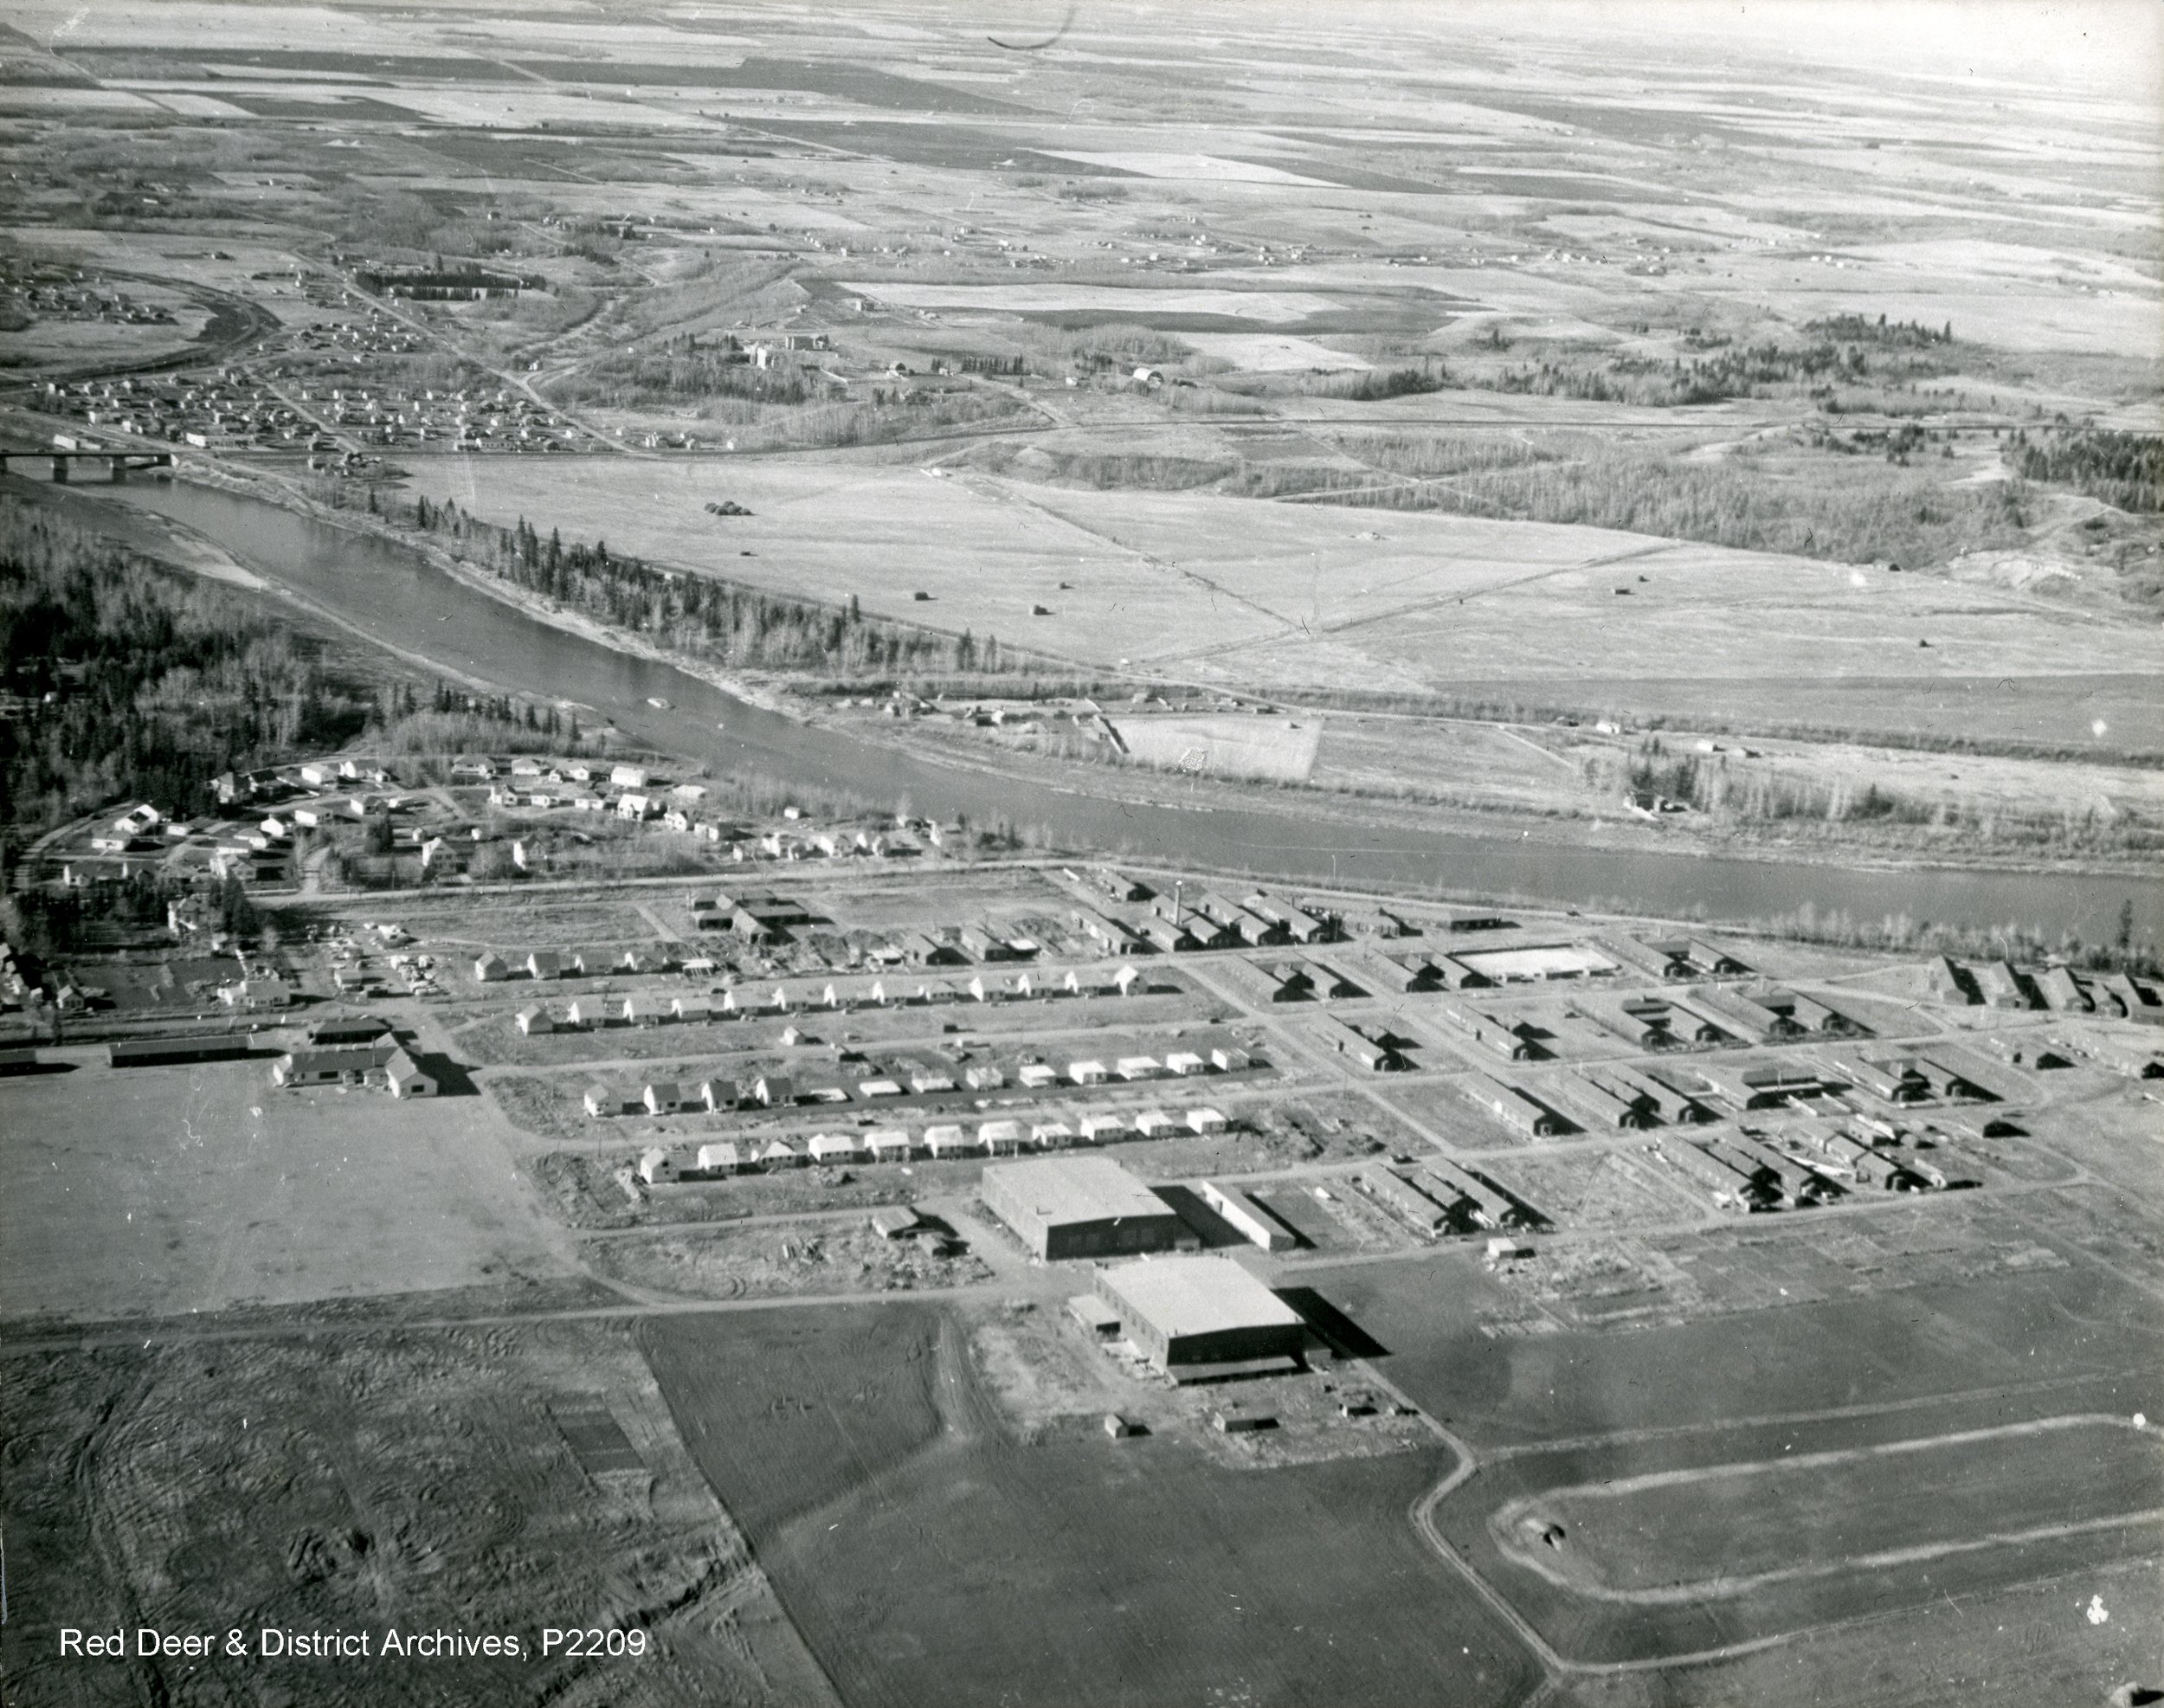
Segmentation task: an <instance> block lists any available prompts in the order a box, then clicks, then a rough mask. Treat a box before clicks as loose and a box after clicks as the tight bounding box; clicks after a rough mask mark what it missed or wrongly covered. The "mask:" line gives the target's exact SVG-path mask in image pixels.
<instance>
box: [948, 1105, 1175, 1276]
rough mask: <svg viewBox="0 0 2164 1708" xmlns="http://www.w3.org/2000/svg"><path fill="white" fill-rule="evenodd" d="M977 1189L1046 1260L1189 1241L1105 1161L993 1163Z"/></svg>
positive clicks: (1138, 1186)
mask: <svg viewBox="0 0 2164 1708" xmlns="http://www.w3.org/2000/svg"><path fill="white" fill-rule="evenodd" d="M958 1131H959V1130H958V1129H957V1132H958ZM928 1137H929V1135H928ZM982 1192H983V1195H984V1202H985V1205H986V1207H987V1208H989V1209H990V1210H991V1211H992V1212H993V1214H994V1215H997V1216H998V1217H999V1218H1000V1220H1001V1221H1004V1222H1005V1223H1006V1224H1007V1225H1008V1227H1009V1228H1012V1229H1014V1232H1015V1234H1018V1235H1020V1236H1021V1241H1022V1243H1023V1244H1024V1245H1026V1246H1027V1247H1029V1249H1030V1250H1031V1251H1032V1252H1034V1253H1035V1254H1036V1255H1038V1256H1039V1257H1041V1258H1044V1259H1047V1260H1053V1261H1056V1260H1060V1259H1064V1258H1077V1257H1105V1256H1111V1255H1113V1254H1118V1253H1126V1252H1153V1251H1170V1250H1173V1249H1175V1247H1180V1246H1182V1245H1191V1244H1193V1243H1194V1242H1195V1236H1194V1234H1191V1233H1189V1232H1188V1228H1187V1224H1186V1223H1185V1222H1183V1221H1181V1220H1180V1218H1179V1216H1178V1215H1177V1214H1175V1212H1174V1210H1173V1208H1172V1207H1171V1206H1170V1205H1169V1204H1168V1203H1167V1202H1165V1201H1164V1200H1163V1198H1160V1197H1159V1196H1157V1195H1156V1193H1154V1192H1152V1191H1150V1189H1149V1188H1147V1187H1146V1186H1144V1185H1143V1183H1141V1182H1140V1181H1138V1180H1137V1179H1136V1178H1135V1177H1134V1176H1132V1175H1131V1174H1130V1173H1128V1172H1127V1170H1125V1169H1124V1168H1122V1167H1120V1165H1119V1164H1118V1163H1115V1162H1113V1161H1111V1159H1110V1158H1109V1157H1090V1156H1080V1157H1045V1158H1042V1159H1040V1160H1036V1161H1033V1162H1026V1163H998V1164H995V1165H994V1166H992V1167H989V1168H988V1169H986V1170H984V1178H983V1184H982Z"/></svg>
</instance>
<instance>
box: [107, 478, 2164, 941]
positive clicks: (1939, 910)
mask: <svg viewBox="0 0 2164 1708" xmlns="http://www.w3.org/2000/svg"><path fill="white" fill-rule="evenodd" d="M71 498H72V500H74V501H80V502H82V503H86V504H93V505H104V504H109V503H112V502H113V501H119V502H123V503H125V504H126V505H129V506H139V507H140V508H142V509H144V510H150V511H155V512H158V513H159V514H161V515H164V516H165V517H168V518H170V519H173V520H175V521H177V522H179V523H182V524H184V525H185V526H187V527H189V528H191V529H194V530H195V531H196V532H198V533H200V534H202V535H203V536H204V537H205V538H209V539H211V540H214V541H216V543H217V544H218V545H220V546H221V547H222V548H223V549H224V550H225V551H228V552H229V553H230V554H231V556H232V557H233V558H235V559H237V560H238V561H239V562H241V563H242V564H245V565H246V566H248V568H249V569H251V570H255V571H256V572H257V573H258V574H260V575H261V576H262V577H264V578H265V579H267V580H269V581H272V582H275V583H280V584H281V585H283V586H286V587H287V588H290V589H291V590H293V591H294V592H296V593H299V594H300V595H302V596H305V597H306V598H307V599H308V600H310V601H312V602H313V603H316V604H318V605H319V606H321V607H323V608H324V609H327V610H329V611H332V612H333V613H335V614H336V615H337V616H339V617H341V618H343V619H345V621H347V622H351V623H352V624H353V625H355V626H356V627H357V628H360V629H362V630H363V631H364V632H366V633H367V634H369V635H373V636H376V637H377V638H378V639H379V640H381V641H384V642H386V643H387V644H389V645H390V646H392V647H395V648H399V649H400V650H402V651H404V652H407V653H409V654H417V655H419V656H421V657H423V658H426V659H428V660H430V661H434V662H435V663H437V664H439V665H441V666H442V667H446V668H447V669H449V670H455V671H457V672H460V673H462V674H466V675H468V676H471V677H475V678H478V679H480V680H484V681H486V682H489V683H492V684H493V685H495V686H498V687H499V688H500V689H504V690H508V691H515V692H518V693H526V694H536V695H546V696H548V697H549V698H551V699H557V700H560V701H569V702H573V703H576V704H577V705H581V706H588V707H591V708H592V709H593V710H594V711H595V712H597V713H598V714H600V716H601V717H602V719H607V720H609V721H612V722H614V723H615V725H616V726H617V728H618V729H620V730H622V732H624V733H625V734H626V735H627V736H628V737H630V738H632V739H634V740H635V741H637V742H639V743H641V744H647V745H651V746H653V747H654V748H657V749H660V750H661V751H667V752H672V753H678V754H682V755H686V756H688V757H693V758H697V759H703V760H705V761H708V762H710V763H711V764H712V765H713V766H714V768H715V770H717V771H725V770H729V769H730V768H731V767H732V766H743V767H746V768H749V769H752V770H758V771H762V772H764V773H766V774H768V775H770V776H776V777H785V778H793V779H797V780H800V781H802V782H804V783H817V784H824V785H827V786H829V787H834V788H837V789H844V790H850V791H852V792H853V793H856V794H859V795H862V796H867V797H869V798H871V799H873V800H875V801H882V802H899V801H901V800H903V799H906V800H907V802H908V803H909V805H910V807H911V809H912V810H913V811H915V812H917V813H919V814H923V815H927V816H938V817H942V818H952V817H955V816H956V815H964V816H967V817H968V818H969V819H970V820H972V821H974V822H980V823H988V822H995V821H997V820H1001V819H1004V820H1007V821H1008V822H1013V823H1014V824H1016V825H1018V826H1019V825H1040V826H1042V827H1044V828H1046V829H1047V831H1048V832H1049V833H1050V834H1051V835H1052V836H1053V839H1054V840H1055V841H1056V843H1057V844H1058V845H1059V846H1060V847H1065V848H1096V849H1102V850H1105V851H1106V852H1108V853H1118V854H1129V855H1131V856H1134V857H1137V858H1140V859H1145V860H1153V861H1156V862H1160V863H1163V864H1168V865H1181V864H1192V865H1195V866H1200V867H1220V868H1233V869H1238V870H1241V871H1247V872H1253V873H1258V874H1265V875H1267V876H1271V877H1274V878H1277V879H1280V880H1317V881H1328V880H1335V881H1336V882H1339V883H1342V884H1345V885H1349V886H1355V887H1363V888H1375V889H1390V888H1406V889H1412V890H1421V889H1427V888H1440V889H1443V890H1446V891H1447V892H1449V893H1453V894H1459V895H1466V896H1480V897H1485V898H1489V899H1497V900H1507V899H1520V900H1528V901H1545V902H1553V903H1562V904H1565V905H1569V906H1583V907H1588V908H1595V909H1600V910H1609V911H1616V912H1630V913H1640V914H1652V915H1656V916H1658V917H1661V918H1700V919H1704V920H1706V921H1708V922H1716V921H1721V920H1729V921H1743V920H1749V919H1761V918H1771V917H1774V916H1776V915H1781V914H1786V913H1790V912H1794V911H1795V910H1796V909H1798V908H1800V907H1803V906H1807V905H1808V906H1811V907H1813V908H1814V909H1816V910H1817V911H1818V912H1819V913H1821V914H1825V913H1828V912H1844V913H1846V914H1848V915H1849V916H1851V917H1852V918H1858V919H1861V920H1871V921H1876V920H1878V919H1880V918H1885V917H1887V916H1890V915H1896V914H1900V915H1906V916H1907V917H1908V918H1911V919H1916V920H1935V921H1940V922H1944V923H1948V924H1954V925H1983V926H1991V925H2005V924H2008V923H2019V924H2020V925H2023V926H2025V927H2027V928H2029V929H2032V930H2037V931H2043V932H2045V933H2046V934H2047V935H2049V936H2051V937H2057V936H2058V935H2059V934H2060V933H2062V932H2064V931H2073V932H2075V933H2077V934H2078V935H2080V936H2081V937H2083V938H2085V939H2087V940H2089V941H2091V942H2100V941H2105V940H2108V939H2109V938H2110V937H2111V936H2112V935H2113V934H2114V933H2115V932H2116V930H2117V926H2118V921H2119V913H2120V909H2121V907H2122V905H2123V904H2124V903H2126V902H2127V901H2128V900H2129V899H2131V900H2132V901H2133V902H2134V904H2135V910H2136V914H2137V919H2138V923H2139V929H2141V930H2143V931H2150V932H2154V931H2158V930H2159V928H2160V926H2164V883H2161V882H2159V881H2158V880H2155V879H2153V878H2133V877H2099V876H2094V875H2083V874H2078V873H2009V872H1989V871H1968V870H1957V869H1950V868H1920V869H1919V868H1898V869H1877V868H1871V867H1841V866H1832V865H1823V864H1817V863H1813V862H1808V861H1800V860H1777V859H1770V860H1755V859H1736V858H1723V857H1716V856H1711V855H1700V854H1691V853H1684V852H1678V853H1673V854H1671V853H1665V852H1660V851H1658V850H1655V851H1647V850H1645V849H1641V848H1601V847H1600V846H1599V843H1598V841H1597V834H1598V833H1594V838H1595V840H1593V841H1589V842H1588V843H1576V844H1569V845H1560V844H1556V843H1552V842H1542V841H1536V840H1534V839H1533V838H1532V837H1530V836H1513V835H1510V832H1509V831H1507V830H1497V831H1494V832H1486V831H1448V832H1437V831H1426V830H1420V829H1417V828H1411V827H1407V826H1404V825H1394V824H1388V823H1377V824H1365V825H1354V824H1350V823H1344V822H1329V821H1325V820H1324V819H1321V818H1319V817H1317V816H1316V815H1312V814H1309V813H1304V812H1301V811H1298V810H1297V809H1292V808H1291V807H1285V808H1280V807H1278V806H1275V805H1273V804H1272V803H1271V802H1268V801H1267V800H1259V801H1257V802H1255V803H1254V804H1252V805H1244V806H1240V807H1238V808H1229V807H1224V806H1216V805H1201V804H1198V805H1196V806H1194V807H1191V808H1190V807H1183V806H1180V805H1178V804H1176V803H1175V802H1172V801H1170V800H1167V801H1165V802H1160V803H1157V804H1135V803H1130V802H1119V801H1109V800H1105V799H1102V798H1099V797H1097V796H1089V795H1082V794H1069V793H1066V792H1064V791H1062V790H1057V789H1053V788H1049V787H1047V786H1044V785H1042V784H1040V783H1032V782H1028V781H1025V780H1021V779H1017V778H1012V777H1000V776H993V775H989V774H987V773H983V772H978V771H972V770H961V769H955V768H950V767H948V766H945V765H941V764H934V763H931V762H930V761H927V760H924V759H920V758H918V757H915V756H913V755H911V754H907V753H903V752H898V751H895V750H894V749H892V747H890V746H887V745H886V744H881V743H878V742H873V741H866V740H863V739H860V738H857V737H855V736H853V735H851V734H850V733H848V732H846V731H840V730H827V729H815V728H810V727H807V726H806V725H802V724H799V723H797V722H795V721H794V720H793V719H788V718H783V717H781V716H778V715H776V713H773V712H764V711H762V710H760V709H759V708H757V707H756V706H750V705H747V704H746V703H744V701H742V700H740V699H736V698H735V697H733V696H731V695H730V694H727V693H723V692H722V691H721V690H719V689H718V688H715V687H713V686H711V685H709V684H708V683H706V682H704V681H702V680H699V678H697V677H695V676H692V675H688V674H686V673H684V672H683V671H680V670H678V669H675V668H674V667H671V666H669V665H666V664H658V663H654V662H652V661H647V660H645V659H641V658H636V657H634V656H632V655H630V654H626V653H622V652H618V651H616V650H615V649H614V648H609V647H606V646H602V645H600V644H598V643H596V642H595V641H588V640H586V639H583V638H582V637H580V636H578V635H570V634H566V633H564V631H562V630H560V629H557V628H551V627H550V626H549V625H548V624H546V623H544V622H538V621H537V620H535V619H534V618H532V617H530V616H526V615H525V613H524V612H521V611H518V610H517V609H513V608H512V607H511V606H508V605H506V604H504V603H500V602H499V601H497V600H495V599H492V598H490V597H489V596H487V595H486V594H484V593H480V592H477V591H475V590H473V589H471V588H468V587H467V586H464V585H463V584H461V583H460V582H458V581H456V580H454V578H453V577H449V576H448V575H445V574H444V573H443V572H442V571H441V570H437V569H435V568H434V567H432V566H431V565H429V564H427V563H426V562H425V561H423V560H422V558H419V557H418V556H416V555H415V554H412V553H409V552H407V551H402V550H400V549H398V548H397V547H396V546H395V545H390V544H387V543H385V542H383V541H381V540H378V539H377V538H373V537H371V536H368V535H363V534H356V533H351V532H346V531H345V530H343V529H339V528H334V527H331V526H328V525H324V524H321V523H319V522H316V521H313V520H312V519H308V518H306V517H303V516H299V515H296V514H294V513H293V512H289V511H287V510H283V509H280V508H279V507H278V506H274V505H272V504H268V503H266V502H264V501H262V500H257V499H253V498H247V497H242V496H238V495H235V494H233V493H224V492H220V491H216V490H214V489H212V488H209V487H196V486H190V485H187V484H184V483H180V482H138V483H137V484H132V485H130V486H127V487H106V488H93V489H89V490H87V491H85V490H78V491H76V492H74V493H72V494H71ZM107 513H108V515H109V514H110V512H107ZM654 699H662V700H666V701H667V702H668V706H667V709H666V710H663V709H659V708H657V707H655V706H653V705H652V704H651V703H650V702H651V701H652V700H654ZM1179 787H1180V785H1179V784H1178V783H1177V782H1176V781H1175V780H1173V779H1171V778H1167V779H1166V780H1165V782H1164V783H1163V791H1164V794H1165V795H1166V796H1175V795H1176V794H1177V792H1178V790H1179Z"/></svg>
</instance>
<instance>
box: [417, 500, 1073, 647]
mask: <svg viewBox="0 0 2164 1708" xmlns="http://www.w3.org/2000/svg"><path fill="white" fill-rule="evenodd" d="M396 519H397V520H400V521H410V523H411V525H413V526H415V528H418V529H420V530H422V532H428V533H433V534H436V535H439V536H441V537H444V538H449V539H453V540H455V541H457V542H458V543H459V544H460V546H461V548H462V549H463V550H464V551H465V553H466V554H467V556H468V557H469V558H473V559H474V560H475V561H477V562H478V563H480V564H481V565H482V566H483V567H484V568H486V569H487V570H490V571H491V572H492V573H493V574H495V575H497V576H499V577H501V578H502V579H504V580H506V581H507V582H509V583H512V585H513V586H516V587H519V588H522V589H524V590H526V591H527V592H529V593H533V594H538V595H539V596H542V597H543V598H547V599H553V600H555V601H557V603H559V604H563V605H568V606H570V608H571V609H574V610H577V611H582V612H583V613H585V614H586V615H587V616H591V617H594V618H596V619H597V620H598V621H600V622H605V623H607V624H608V625H609V627H611V628H621V629H625V630H628V631H629V632H630V633H633V634H635V635H646V636H647V637H648V638H650V639H651V640H653V641H656V642H658V643H659V644H660V645H662V646H664V647H667V648H671V649H672V650H674V651H677V652H681V653H686V654H690V655H692V656H693V657H696V658H702V659H710V660H712V661H714V662H715V663H717V664H724V665H728V666H731V667H738V668H744V669H756V670H816V671H820V672H821V673H823V674H828V675H846V676H872V677H887V676H897V675H925V674H933V675H966V674H988V675H997V674H1002V673H1010V672H1021V671H1028V670H1034V669H1035V668H1037V667H1039V663H1040V661H1038V660H1037V659H1036V658H1035V657H1034V655H1033V654H1024V653H1020V652H1017V651H1014V650H1013V649H1010V648H1002V647H1001V645H1000V642H999V637H998V636H997V635H989V634H988V635H984V636H983V637H982V639H980V638H979V637H977V636H976V635H974V634H972V633H971V632H970V631H969V629H967V628H965V629H963V631H962V633H961V634H959V635H950V634H947V633H945V632H944V631H942V630H939V629H933V628H918V627H917V626H915V625H913V624H911V623H903V622H891V621H889V620H887V619H885V618H881V617H867V616H865V615H864V614H863V613H862V611H861V610H860V609H859V607H858V603H857V601H856V598H855V596H853V595H852V596H851V597H850V598H849V600H848V602H847V603H846V604H843V605H828V604H822V603H818V602H817V601H815V600H810V599H793V598H790V597H789V596H786V595H783V594H776V593H768V592H765V591H763V590H759V589H757V588H750V587H745V586H743V585H741V584H739V583H734V582H728V581H723V580H719V579H718V578H715V577H707V576H695V575H688V574H686V573H685V572H683V571H682V570H664V569H657V568H655V567H654V565H653V564H648V563H646V562H645V561H643V560H642V559H641V558H634V557H632V556H630V555H629V554H628V553H623V552H612V551H610V550H609V543H608V542H607V541H606V540H596V541H595V542H594V543H593V544H592V545H587V544H586V543H585V542H584V541H583V540H576V541H573V542H571V543H570V544H569V545H567V544H565V543H564V538H563V537H562V535H561V534H560V533H559V532H557V531H556V530H553V529H551V531H550V533H549V535H548V538H545V539H544V538H542V537H541V535H540V533H539V532H538V531H536V529H535V528H534V527H533V526H532V525H531V523H529V522H528V521H527V520H526V519H525V517H523V516H522V517H520V518H519V519H518V522H517V524H516V525H513V526H512V527H508V528H506V527H505V526H503V525H500V524H499V523H493V522H486V521H483V520H481V519H479V518H478V517H474V516H471V515H469V514H467V512H465V511H463V510H460V508H459V506H458V505H457V502H456V501H455V500H447V501H446V502H444V503H442V504H431V503H430V502H429V501H428V500H427V499H426V498H425V497H423V498H417V499H415V500H414V504H413V507H412V508H411V510H410V511H404V512H403V513H401V514H400V515H399V516H397V517H396Z"/></svg>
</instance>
